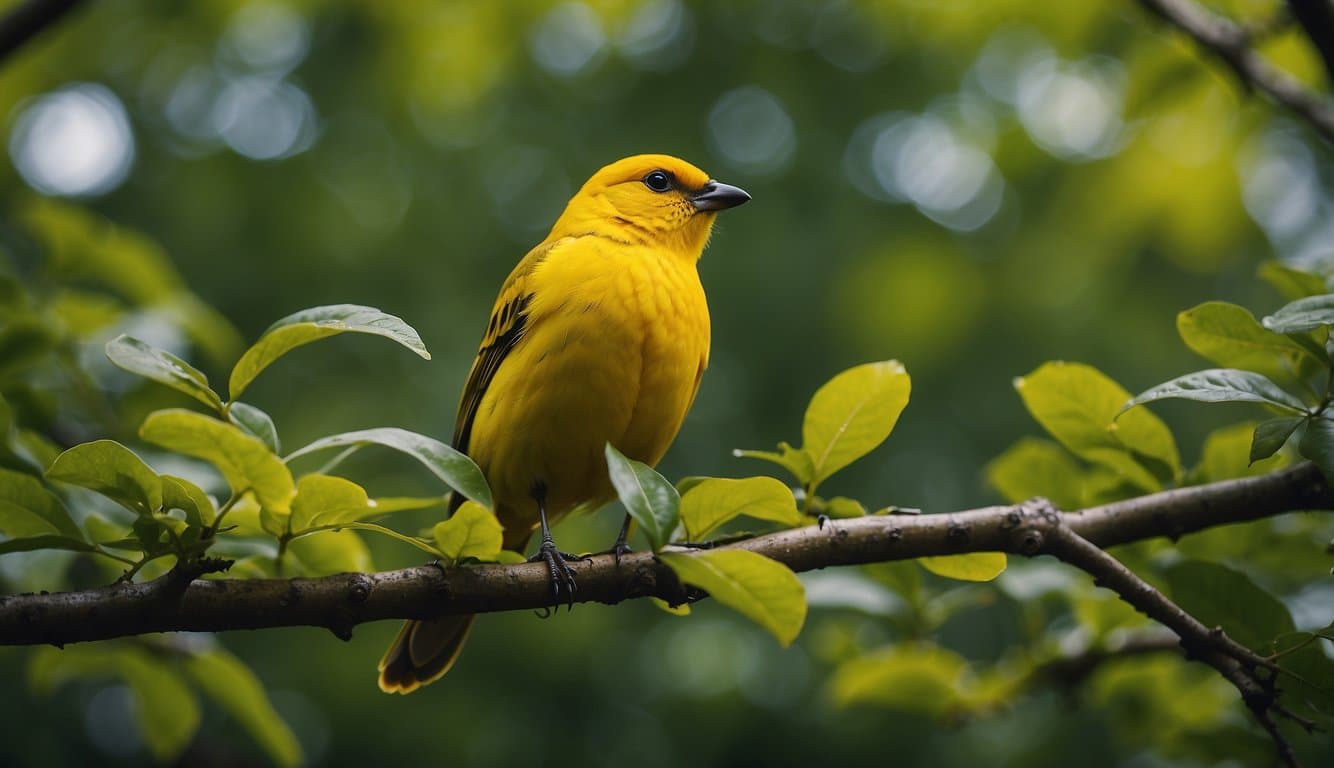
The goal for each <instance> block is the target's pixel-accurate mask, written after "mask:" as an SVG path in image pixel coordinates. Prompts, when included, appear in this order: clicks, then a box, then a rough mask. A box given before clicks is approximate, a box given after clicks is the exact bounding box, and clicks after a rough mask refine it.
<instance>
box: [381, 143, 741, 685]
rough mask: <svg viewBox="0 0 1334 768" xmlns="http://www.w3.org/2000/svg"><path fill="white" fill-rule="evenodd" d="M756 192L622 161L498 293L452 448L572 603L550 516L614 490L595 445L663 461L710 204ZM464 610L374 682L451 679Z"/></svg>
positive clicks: (407, 641) (712, 214)
mask: <svg viewBox="0 0 1334 768" xmlns="http://www.w3.org/2000/svg"><path fill="white" fill-rule="evenodd" d="M749 199H750V195H748V194H746V192H745V191H743V190H741V189H739V188H737V187H734V186H731V185H728V184H723V183H720V182H717V181H714V180H712V179H710V178H709V176H708V174H706V173H704V172H703V171H701V170H700V169H698V168H696V167H695V166H693V165H691V164H690V163H687V162H685V161H684V160H680V159H678V158H675V157H670V156H668V155H636V156H634V157H628V158H625V159H624V160H620V161H617V162H615V163H612V164H611V165H608V166H606V167H605V168H603V169H601V170H600V171H598V172H597V173H595V174H593V177H592V178H591V179H589V180H588V182H587V183H585V184H584V186H583V187H582V188H581V189H580V190H579V191H578V193H576V194H575V196H574V197H573V198H571V199H570V202H569V204H568V205H566V207H565V212H564V213H562V214H561V216H560V218H559V219H557V220H556V223H555V225H553V226H552V228H551V233H550V234H549V235H547V237H546V239H545V240H543V241H542V242H541V243H539V244H538V245H537V247H536V248H533V250H531V251H529V252H528V255H527V256H525V257H524V258H523V260H522V261H520V262H519V264H518V266H516V267H515V268H514V271H513V272H511V273H510V276H509V277H508V278H507V279H506V280H505V283H504V285H503V286H502V287H501V289H500V295H499V296H498V297H497V298H496V302H495V306H494V307H493V308H492V310H491V319H490V321H489V322H488V323H487V326H486V333H485V334H484V335H483V336H482V344H481V348H480V349H479V350H478V352H477V359H476V360H475V361H474V362H473V365H472V370H471V372H470V373H469V374H468V383H467V385H466V386H465V387H464V389H463V397H462V400H461V401H460V403H459V411H458V417H457V422H456V424H455V427H454V447H456V448H458V449H459V450H461V451H463V452H465V453H467V454H468V455H469V456H471V457H472V459H473V460H474V461H476V462H477V464H478V466H480V467H481V469H482V472H483V473H484V474H485V475H486V479H487V481H488V482H489V483H490V484H491V491H492V494H493V496H494V499H495V513H496V516H497V517H498V518H499V519H500V523H501V525H503V526H504V528H505V548H506V549H517V550H522V549H523V548H524V547H525V546H526V544H527V542H528V539H529V538H530V537H531V536H532V534H533V532H534V530H535V529H538V528H540V529H541V532H542V545H541V547H540V549H539V551H538V554H537V555H536V556H535V557H534V559H539V558H540V559H541V560H544V561H545V562H546V563H547V566H548V568H549V569H550V572H551V581H552V589H553V591H554V592H555V593H556V595H557V596H559V595H560V594H561V592H562V591H564V592H566V593H567V594H569V595H570V597H571V599H572V598H573V590H574V586H575V585H574V574H573V573H572V572H571V570H570V567H569V566H568V565H567V564H566V563H565V560H566V559H567V558H569V556H568V555H563V554H562V553H561V552H560V551H559V550H558V549H556V546H555V544H554V543H553V542H552V540H551V529H550V524H552V523H554V522H556V521H557V520H559V519H560V518H561V516H563V515H564V514H566V513H567V512H569V511H570V510H571V509H573V508H574V507H576V506H578V505H581V504H592V505H597V504H600V503H605V502H607V501H609V500H611V499H612V498H613V497H614V492H613V490H612V487H611V481H610V479H609V478H608V476H607V466H606V460H605V458H604V453H603V448H604V446H605V445H606V444H607V443H608V442H610V443H611V444H612V445H614V446H616V448H617V449H619V450H620V451H621V452H622V453H624V454H625V455H626V456H628V457H630V458H632V459H637V460H639V461H642V462H645V463H647V464H649V465H654V464H656V463H657V462H658V461H659V460H660V459H661V458H662V456H663V454H664V453H666V452H667V447H668V446H669V445H670V444H671V442H672V440H673V439H674V438H675V437H676V433H677V431H678V430H680V428H681V422H682V421H683V420H684V419H685V415H686V411H687V410H689V408H690V404H691V403H692V402H693V401H694V399H695V394H696V393H697V392H698V391H699V382H700V377H701V376H702V375H703V374H704V368H705V366H707V365H708V362H709V308H708V305H707V303H706V302H705V298H704V288H703V287H702V286H701V285H700V281H699V273H698V272H697V270H696V262H698V261H699V257H700V254H701V253H703V251H704V246H705V245H706V244H707V243H708V241H709V233H710V231H711V230H712V228H713V222H714V219H715V218H716V216H717V213H718V211H721V210H724V209H727V208H732V207H735V206H738V205H741V204H742V203H744V202H746V201H747V200H749ZM454 498H455V505H454V506H455V507H456V506H457V505H458V504H459V503H461V502H462V498H461V496H460V495H459V494H455V495H454ZM451 511H452V509H451ZM628 522H629V519H628V518H627V526H622V529H621V536H620V537H619V538H618V540H617V546H616V551H617V552H620V551H623V548H624V544H625V535H626V530H627V527H628ZM473 618H474V617H473V616H445V617H442V618H439V619H432V620H429V621H409V622H407V623H406V624H405V625H404V626H403V629H402V631H400V632H399V634H398V638H397V639H396V640H395V641H394V644H393V645H392V646H390V648H389V650H388V651H386V652H385V655H384V658H383V659H381V660H380V689H381V690H383V691H386V692H391V693H392V692H397V693H408V692H410V691H413V690H416V689H417V688H418V687H420V686H422V685H425V684H427V683H430V682H432V681H434V680H436V679H437V678H439V677H440V676H441V675H443V674H445V672H447V671H448V670H449V668H450V666H451V665H453V663H454V660H455V659H456V658H458V654H459V651H460V649H462V647H463V642H464V641H465V640H466V639H467V637H468V630H469V629H470V628H471V627H472V621H473Z"/></svg>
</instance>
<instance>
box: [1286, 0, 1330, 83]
mask: <svg viewBox="0 0 1334 768" xmlns="http://www.w3.org/2000/svg"><path fill="white" fill-rule="evenodd" d="M1288 8H1289V9H1290V10H1291V11H1292V17H1293V18H1294V19H1296V20H1297V23H1298V24H1301V25H1302V29H1303V30H1305V31H1306V36H1307V37H1308V38H1310V39H1311V44H1312V45H1314V46H1315V49H1316V50H1317V51H1319V52H1320V59H1321V61H1323V62H1325V74H1326V75H1327V76H1328V77H1329V82H1330V84H1331V85H1334V3H1331V2H1330V0H1288Z"/></svg>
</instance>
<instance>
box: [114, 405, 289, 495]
mask: <svg viewBox="0 0 1334 768" xmlns="http://www.w3.org/2000/svg"><path fill="white" fill-rule="evenodd" d="M139 436H140V437H142V438H143V439H144V440H147V441H148V442H150V443H154V444H156V445H160V446H162V447H163V448H166V449H168V450H171V451H175V452H176V453H182V454H185V455H186V456H194V457H196V458H199V459H203V460H204V461H207V462H209V463H210V464H212V465H213V466H215V467H217V468H218V471H219V472H221V473H222V476H223V478H224V479H226V480H227V484H228V485H230V486H231V489H232V492H233V493H236V494H240V493H243V492H245V491H253V492H254V494H255V497H256V498H257V499H258V500H259V503H260V505H261V506H262V507H263V508H264V509H266V510H269V511H270V512H271V513H273V514H278V515H286V514H287V512H288V510H289V507H290V504H291V502H292V495H293V494H294V493H295V492H296V486H295V484H294V483H293V482H292V473H291V472H289V471H288V470H287V465H285V464H283V462H282V460H281V459H279V458H278V457H277V456H276V455H274V453H273V452H272V451H270V450H269V448H268V446H266V445H264V443H263V442H262V441H260V440H259V439H258V438H256V437H252V436H251V435H248V434H246V433H245V432H242V431H241V429H240V428H239V427H237V426H235V425H232V424H228V423H226V422H223V421H219V420H217V419H215V418H212V417H210V416H204V415H203V414H199V413H194V412H193V411H185V410H179V409H171V410H165V411H156V412H154V413H151V414H149V415H148V418H147V419H144V423H143V426H141V427H140V428H139Z"/></svg>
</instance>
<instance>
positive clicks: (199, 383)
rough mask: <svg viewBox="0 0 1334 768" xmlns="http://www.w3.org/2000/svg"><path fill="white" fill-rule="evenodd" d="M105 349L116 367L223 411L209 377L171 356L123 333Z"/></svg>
mask: <svg viewBox="0 0 1334 768" xmlns="http://www.w3.org/2000/svg"><path fill="white" fill-rule="evenodd" d="M106 350H107V357H108V358H110V359H111V362H113V363H115V364H116V366H117V367H119V368H124V369H125V370H127V371H129V372H130V373H136V374H138V375H140V376H143V377H144V378H146V379H151V380H153V381H156V382H157V383H159V384H165V385H166V386H168V387H171V388H172V389H174V390H176V391H177V392H184V393H185V394H187V395H189V396H190V397H193V398H194V399H196V400H198V401H199V402H201V403H203V404H204V405H207V406H208V407H209V408H212V409H213V410H214V411H221V410H222V398H221V397H219V396H218V393H217V392H214V391H213V390H212V388H210V387H209V385H208V377H207V376H205V375H204V374H203V373H202V372H200V371H199V370H198V369H196V368H195V367H194V366H192V365H190V364H189V363H187V362H185V361H184V360H182V359H180V358H179V357H177V356H175V355H173V354H172V353H170V352H167V351H166V350H162V349H158V348H156V347H152V346H149V345H148V344H145V343H144V342H142V341H140V340H138V339H136V338H134V337H132V336H126V335H124V334H121V335H120V336H117V337H116V338H114V339H112V340H111V341H108V342H107V347H106Z"/></svg>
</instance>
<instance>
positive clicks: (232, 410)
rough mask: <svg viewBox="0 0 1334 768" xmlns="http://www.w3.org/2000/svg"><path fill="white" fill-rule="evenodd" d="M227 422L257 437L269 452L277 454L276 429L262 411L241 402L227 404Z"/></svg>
mask: <svg viewBox="0 0 1334 768" xmlns="http://www.w3.org/2000/svg"><path fill="white" fill-rule="evenodd" d="M227 420H228V421H230V422H231V423H233V424H235V425H236V426H238V427H240V428H241V429H243V430H245V431H246V432H248V433H249V434H251V435H253V436H254V437H258V438H259V439H260V440H261V441H262V442H263V443H264V444H265V445H267V446H268V447H269V450H270V451H273V452H274V453H278V452H279V451H280V450H281V448H280V445H281V444H280V443H279V442H278V428H277V427H276V426H274V424H273V419H272V418H270V417H269V415H268V414H267V413H265V412H264V411H261V410H260V409H258V408H256V407H255V406H253V405H248V404H246V403H242V402H234V403H229V404H228V405H227Z"/></svg>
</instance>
